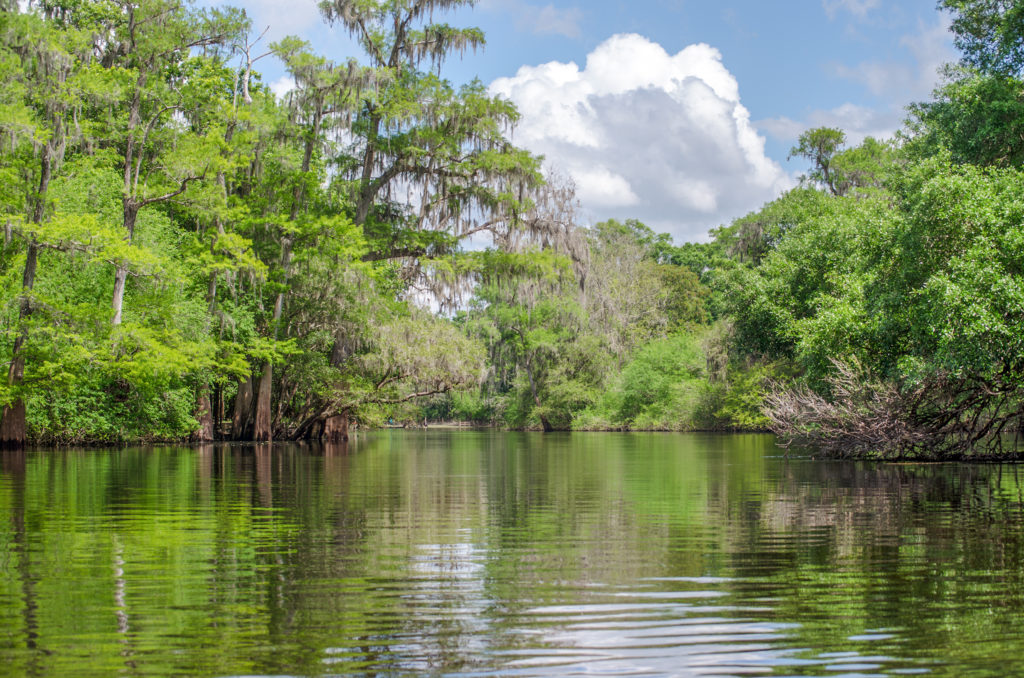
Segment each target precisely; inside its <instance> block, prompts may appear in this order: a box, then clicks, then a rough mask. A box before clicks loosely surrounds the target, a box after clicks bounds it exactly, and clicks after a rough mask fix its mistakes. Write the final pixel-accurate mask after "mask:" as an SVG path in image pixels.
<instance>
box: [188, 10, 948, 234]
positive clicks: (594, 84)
mask: <svg viewBox="0 0 1024 678" xmlns="http://www.w3.org/2000/svg"><path fill="white" fill-rule="evenodd" d="M229 2H230V0H229ZM204 4H212V3H209V2H206V3H204ZM217 4H220V3H217ZM230 4H234V5H236V6H239V7H242V8H244V9H245V10H246V12H247V14H248V15H249V16H250V17H251V18H252V20H253V26H254V31H255V32H256V33H259V32H261V31H262V30H263V29H264V28H266V27H269V30H268V31H267V34H266V37H265V39H264V42H268V41H273V40H276V39H279V38H281V37H283V36H285V35H289V34H291V35H298V36H300V37H302V38H304V39H306V40H308V41H309V42H310V43H311V44H312V45H313V47H314V49H316V50H317V51H318V52H320V53H321V54H323V55H325V56H327V57H329V58H332V59H335V60H339V61H340V60H343V59H347V58H348V57H350V56H357V57H358V56H360V50H359V48H358V46H357V45H356V44H355V43H354V42H353V41H352V39H351V38H350V37H349V36H348V35H347V33H346V32H345V31H344V30H343V29H341V28H340V27H331V26H328V25H326V24H324V23H323V21H322V20H321V17H320V15H319V13H318V10H317V7H316V2H315V1H314V0H290V1H281V0H234V2H230ZM436 19H439V20H442V21H446V22H448V23H451V24H453V25H459V26H477V27H479V28H481V29H483V31H484V33H485V35H486V37H487V46H486V47H485V48H484V49H483V50H482V51H478V52H476V53H473V52H468V53H467V54H466V55H464V56H463V57H462V58H461V59H460V58H459V57H457V56H456V57H453V58H452V59H450V60H449V62H447V64H446V65H445V67H444V69H443V71H442V75H444V76H445V77H447V78H449V79H450V80H452V81H453V82H455V83H464V82H468V81H470V80H472V79H474V78H479V79H480V80H481V81H482V82H484V83H486V84H487V85H488V86H489V87H490V90H491V92H492V93H494V94H496V95H500V96H503V97H507V98H509V99H511V100H512V101H514V102H515V103H516V105H517V106H518V107H519V110H520V112H521V114H522V118H521V120H520V123H519V125H518V126H517V128H516V130H515V132H514V136H513V140H514V141H515V143H517V144H518V145H520V146H524V147H526V148H527V149H529V150H531V151H533V152H535V153H538V154H542V155H543V156H544V157H545V162H546V166H547V167H548V168H549V170H550V171H553V172H556V173H558V174H560V175H562V176H568V177H570V178H571V179H572V180H573V182H574V183H575V185H576V190H577V196H578V198H579V200H580V203H581V206H582V210H581V214H582V217H583V220H584V221H585V222H587V223H593V222H596V221H600V220H604V219H609V218H616V219H620V220H622V219H629V218H635V219H639V220H640V221H642V222H644V223H646V224H647V225H648V226H650V227H651V228H653V229H654V230H655V231H658V232H668V233H671V234H672V236H673V237H674V238H675V240H676V242H686V241H703V240H706V239H707V238H708V231H709V229H711V228H715V227H717V226H720V225H723V224H728V223H729V222H730V221H732V220H733V219H735V218H737V217H740V216H743V215H744V214H747V213H749V212H750V211H753V210H756V209H758V208H759V207H760V206H761V205H763V204H764V203H765V202H767V201H770V200H772V199H774V198H776V197H778V195H780V194H781V193H782V192H783V191H785V190H787V189H788V188H790V187H792V186H793V185H795V183H796V182H797V181H798V179H799V177H800V175H801V174H803V173H804V172H805V171H806V170H807V164H806V161H804V160H801V159H788V154H789V149H790V148H791V147H792V146H793V145H794V144H795V143H796V140H797V137H798V136H799V135H800V133H801V132H803V131H804V130H806V129H809V128H811V127H817V126H821V125H828V126H833V127H840V128H842V129H843V130H845V131H846V133H847V138H848V140H849V141H850V143H858V142H859V141H860V140H862V139H863V138H864V137H865V136H869V135H870V136H875V137H878V138H884V137H889V136H892V135H893V134H894V133H895V132H896V130H898V129H899V128H900V126H901V123H902V120H903V118H904V108H905V107H906V105H907V104H909V103H911V102H914V101H922V100H926V99H927V98H928V97H929V96H930V93H931V91H932V89H933V88H934V87H935V85H936V84H937V83H938V81H939V76H938V72H937V71H938V69H939V68H940V67H941V66H942V64H944V63H947V62H951V61H955V60H956V59H957V53H956V51H955V49H954V48H953V42H952V36H951V35H950V33H949V31H948V26H949V18H948V16H946V15H944V14H942V13H940V12H939V11H938V10H937V9H936V2H935V0H786V1H784V2H783V1H781V0H718V1H716V2H709V1H708V0H700V1H698V0H478V1H477V2H476V4H475V7H473V8H472V9H469V8H464V9H460V10H459V11H457V12H456V13H453V14H448V15H446V16H439V17H436ZM257 68H258V69H259V70H260V71H262V73H263V75H264V79H265V81H266V82H268V83H270V84H271V86H272V87H273V88H275V90H276V91H279V92H283V91H286V90H287V87H288V85H289V82H288V79H287V76H286V74H285V72H284V70H283V69H282V67H281V65H280V64H279V63H276V62H275V60H274V59H273V58H272V57H268V58H267V59H264V60H262V61H261V62H260V63H259V64H258V66H257Z"/></svg>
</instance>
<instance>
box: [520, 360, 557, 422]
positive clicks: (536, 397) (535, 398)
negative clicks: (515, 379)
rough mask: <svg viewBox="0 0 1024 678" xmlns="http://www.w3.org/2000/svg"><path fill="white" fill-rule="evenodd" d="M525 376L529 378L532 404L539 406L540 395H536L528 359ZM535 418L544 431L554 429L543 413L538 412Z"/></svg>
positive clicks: (535, 383)
mask: <svg viewBox="0 0 1024 678" xmlns="http://www.w3.org/2000/svg"><path fill="white" fill-rule="evenodd" d="M526 376H527V378H529V380H530V394H531V395H532V396H533V404H534V405H535V406H536V407H537V408H540V406H541V404H540V396H539V395H537V382H536V381H534V379H533V370H532V369H530V361H529V360H528V361H526ZM537 418H538V419H540V425H541V426H542V427H543V428H544V433H551V432H552V431H554V430H555V427H554V426H552V425H551V422H550V421H548V418H547V417H545V416H544V415H543V414H540V413H538V414H537Z"/></svg>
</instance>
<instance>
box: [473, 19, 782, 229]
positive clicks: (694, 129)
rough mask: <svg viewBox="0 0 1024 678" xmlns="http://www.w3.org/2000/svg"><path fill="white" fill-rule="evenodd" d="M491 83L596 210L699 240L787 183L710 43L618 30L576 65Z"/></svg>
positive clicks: (522, 135) (523, 132) (532, 144)
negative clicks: (658, 40) (668, 43)
mask: <svg viewBox="0 0 1024 678" xmlns="http://www.w3.org/2000/svg"><path fill="white" fill-rule="evenodd" d="M491 91H492V92H493V93H495V94H498V95H500V96H503V97H507V98H508V99H511V100H512V101H513V102H514V103H515V104H516V105H517V106H518V107H519V110H520V112H521V114H522V119H521V121H520V124H519V126H518V128H517V129H516V133H515V140H516V142H517V143H519V144H521V145H523V146H525V147H526V148H528V149H530V150H531V151H534V152H536V153H541V154H543V155H544V156H545V157H546V158H547V160H548V162H549V164H551V165H553V166H555V167H556V168H558V169H559V170H561V171H564V172H566V173H568V174H569V175H570V176H571V177H572V179H573V180H574V181H575V183H576V186H577V192H578V195H579V197H580V200H581V202H582V204H583V207H584V208H585V209H586V210H587V211H588V212H590V214H591V216H592V217H593V218H595V219H605V218H611V217H614V218H619V219H624V218H630V217H635V218H638V219H640V220H642V221H644V222H645V223H647V224H648V225H650V226H652V227H653V228H656V229H658V230H665V231H669V232H671V233H672V234H673V235H674V236H676V238H677V239H681V240H697V239H701V238H704V237H705V236H706V233H707V230H708V229H709V228H711V227H714V226H717V225H719V224H721V223H726V222H728V221H730V220H731V219H732V218H734V217H737V216H740V215H742V214H744V213H746V212H748V211H750V210H751V209H755V208H757V207H759V206H760V205H761V204H762V203H764V202H765V201H767V200H771V199H772V198H774V197H776V196H777V195H778V194H779V193H780V192H781V191H782V190H785V189H786V188H788V187H789V186H790V185H791V184H792V181H791V178H790V177H789V176H788V175H787V174H786V173H785V172H784V171H783V170H782V168H781V167H780V166H779V165H778V164H777V163H775V162H774V161H772V160H770V159H769V158H768V157H767V156H766V155H765V153H764V139H763V138H762V137H760V136H758V134H757V132H756V130H755V129H754V127H753V126H752V125H751V123H750V115H749V113H748V112H747V109H746V108H744V107H743V105H742V104H741V103H740V95H739V85H738V83H737V82H736V79H735V78H734V77H733V76H732V74H731V73H730V72H729V71H728V70H727V69H726V68H725V66H724V65H723V64H722V59H721V54H720V53H719V52H718V51H717V50H716V49H714V48H712V47H709V46H708V45H704V44H699V45H691V46H689V47H687V48H686V49H684V50H682V51H681V52H679V53H677V54H674V55H671V54H668V53H667V52H666V51H665V50H664V49H663V48H662V47H661V46H660V45H657V44H655V43H653V42H651V41H649V40H647V39H646V38H644V37H642V36H639V35H633V34H624V35H616V36H613V37H612V38H610V39H608V40H607V41H605V42H604V43H602V44H601V45H599V46H598V47H597V48H596V49H595V50H594V51H593V52H592V53H591V54H590V55H588V57H587V62H586V66H585V67H584V68H582V69H581V68H580V67H579V66H578V65H576V64H575V63H567V64H566V63H558V62H552V63H547V64H542V65H539V66H523V67H522V68H520V69H519V71H518V72H517V73H516V75H515V76H514V77H511V78H500V79H498V80H496V81H494V83H492V84H491Z"/></svg>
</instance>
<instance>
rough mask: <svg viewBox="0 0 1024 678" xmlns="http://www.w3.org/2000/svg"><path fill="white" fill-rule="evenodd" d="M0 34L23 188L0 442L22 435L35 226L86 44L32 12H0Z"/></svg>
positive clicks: (63, 140)
mask: <svg viewBox="0 0 1024 678" xmlns="http://www.w3.org/2000/svg"><path fill="white" fill-rule="evenodd" d="M0 33H2V34H3V36H4V40H3V48H0V55H2V58H3V62H4V65H5V66H6V68H4V75H5V76H6V77H5V78H4V82H3V88H4V90H5V92H6V94H7V96H9V97H11V99H10V100H9V101H8V102H5V103H6V106H5V107H4V108H5V112H6V113H7V116H6V117H7V122H6V123H5V124H3V125H0V127H2V128H3V131H4V132H5V133H6V134H7V135H9V136H10V139H11V151H8V152H7V153H6V155H7V156H8V157H7V161H8V162H5V163H4V164H7V165H8V167H9V168H12V169H13V168H14V167H16V166H17V164H21V165H22V167H21V172H18V173H17V175H16V176H11V177H9V178H8V179H9V180H10V181H11V183H12V184H13V185H15V186H20V187H21V193H22V195H20V196H10V198H13V200H12V201H11V203H8V204H12V203H13V204H14V205H18V206H19V207H20V209H18V210H16V211H14V212H13V213H9V214H8V218H9V219H12V220H16V221H17V222H18V223H19V228H17V229H15V232H16V233H17V234H18V235H19V236H21V237H22V238H24V239H25V242H26V252H25V263H24V267H23V273H22V284H21V295H20V301H19V304H18V316H19V318H18V320H19V328H18V329H17V335H16V337H15V339H14V344H13V347H12V351H11V353H12V356H11V362H10V367H9V369H8V374H7V381H8V388H10V389H11V393H10V395H9V399H8V402H5V403H4V407H3V418H2V420H0V445H5V446H6V445H11V446H19V447H20V446H22V445H24V443H25V437H26V425H25V403H24V400H23V398H22V395H21V393H20V391H19V387H20V386H21V383H22V381H23V379H24V373H25V353H24V344H25V341H26V340H27V338H28V336H27V329H26V325H27V323H28V321H29V318H30V316H31V315H32V313H33V307H34V303H33V299H32V291H33V288H34V286H35V280H36V269H37V265H38V259H39V250H40V248H41V247H44V246H46V243H45V240H43V241H42V242H41V237H42V234H41V233H40V230H41V229H43V228H44V222H45V221H46V220H47V219H48V218H49V216H50V213H51V205H50V200H49V197H48V192H49V189H50V184H51V181H52V180H53V177H54V174H55V173H56V171H57V169H58V168H59V167H60V165H61V164H62V163H63V161H64V156H65V152H66V150H67V146H68V144H69V142H70V141H71V137H72V135H73V134H74V130H73V129H72V125H73V123H72V121H71V118H72V117H73V115H74V110H73V109H74V104H73V101H74V98H75V94H76V93H75V89H76V86H75V83H74V79H75V76H76V75H77V74H78V73H80V72H81V70H82V69H83V66H84V62H83V60H82V59H83V56H85V57H87V55H88V49H87V43H86V44H85V45H83V40H82V37H83V36H82V35H81V34H79V33H77V32H72V31H70V30H68V31H58V30H55V27H54V26H53V25H52V24H50V23H48V22H46V21H43V20H42V19H41V18H40V17H38V16H35V15H32V14H21V13H18V12H3V13H2V14H0ZM83 47H85V49H83ZM76 50H78V53H76ZM83 51H85V52H86V54H85V55H83V54H82V52H83ZM19 98H20V99H21V100H20V101H19V100H18V99H19ZM12 161H13V162H12ZM8 163H10V164H8ZM15 163H17V164H15ZM10 223H11V221H8V224H10ZM9 227H10V226H9Z"/></svg>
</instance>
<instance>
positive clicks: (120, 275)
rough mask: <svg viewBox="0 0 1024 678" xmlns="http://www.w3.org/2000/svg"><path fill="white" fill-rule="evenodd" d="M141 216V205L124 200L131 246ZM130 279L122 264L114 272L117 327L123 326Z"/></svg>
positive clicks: (125, 226)
mask: <svg viewBox="0 0 1024 678" xmlns="http://www.w3.org/2000/svg"><path fill="white" fill-rule="evenodd" d="M138 216H139V205H137V204H135V203H134V202H133V201H131V200H129V199H128V198H125V199H124V229H125V231H127V232H128V233H127V235H128V238H127V240H128V243H129V244H131V242H132V239H133V238H134V237H135V221H136V219H138ZM127 279H128V267H127V266H125V265H124V264H121V265H120V266H118V267H117V270H116V271H115V272H114V298H113V300H112V302H111V304H110V305H111V307H112V308H113V309H114V319H113V320H112V321H111V324H112V325H114V326H115V327H116V326H118V325H120V324H121V311H122V309H123V308H124V284H125V281H126V280H127Z"/></svg>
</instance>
